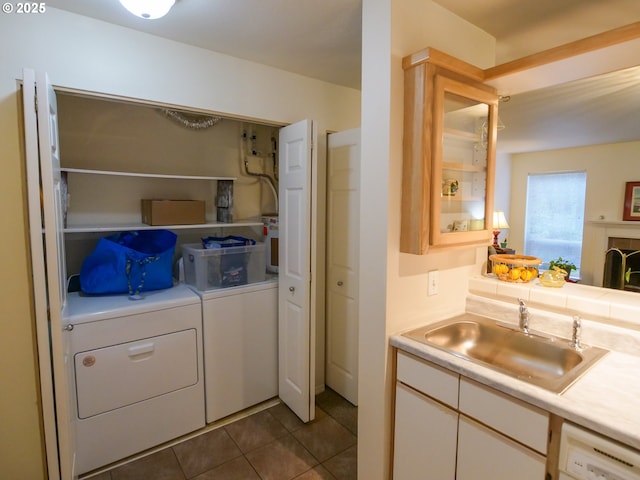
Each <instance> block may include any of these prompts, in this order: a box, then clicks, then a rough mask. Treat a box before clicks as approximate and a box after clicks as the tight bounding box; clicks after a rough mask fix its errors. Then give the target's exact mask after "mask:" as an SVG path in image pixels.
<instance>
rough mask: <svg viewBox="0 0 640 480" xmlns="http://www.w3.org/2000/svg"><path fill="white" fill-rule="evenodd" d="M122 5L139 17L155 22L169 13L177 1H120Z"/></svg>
mask: <svg viewBox="0 0 640 480" xmlns="http://www.w3.org/2000/svg"><path fill="white" fill-rule="evenodd" d="M120 3H121V4H122V6H123V7H124V8H126V9H127V10H129V11H130V12H131V13H133V14H134V15H136V16H137V17H140V18H144V19H146V20H154V19H156V18H160V17H164V16H165V15H166V14H167V13H169V10H171V7H173V4H174V3H175V0H120Z"/></svg>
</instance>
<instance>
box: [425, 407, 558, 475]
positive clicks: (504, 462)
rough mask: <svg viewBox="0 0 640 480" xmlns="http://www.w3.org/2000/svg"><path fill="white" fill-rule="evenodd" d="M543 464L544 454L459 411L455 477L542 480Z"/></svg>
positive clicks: (544, 462) (544, 463)
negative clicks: (460, 413)
mask: <svg viewBox="0 0 640 480" xmlns="http://www.w3.org/2000/svg"><path fill="white" fill-rule="evenodd" d="M545 466H546V458H545V457H544V456H542V455H540V454H539V453H537V452H534V451H532V450H530V449H528V448H526V447H524V446H522V445H520V444H518V443H516V442H514V441H513V440H511V439H509V438H507V437H505V436H504V435H501V434H500V433H497V432H495V431H493V430H490V429H489V428H487V427H485V426H483V425H481V424H479V423H478V422H476V421H474V420H472V419H470V418H468V417H466V416H464V415H460V421H459V423H458V462H457V465H456V480H478V479H481V478H483V479H484V478H486V479H489V478H490V479H491V480H514V479H516V478H517V479H518V480H542V479H544V475H545ZM434 478H439V477H434Z"/></svg>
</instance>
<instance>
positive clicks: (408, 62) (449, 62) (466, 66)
mask: <svg viewBox="0 0 640 480" xmlns="http://www.w3.org/2000/svg"><path fill="white" fill-rule="evenodd" d="M427 62H428V63H430V64H432V65H436V66H438V67H442V68H445V69H447V70H449V71H451V72H455V73H459V74H460V75H464V76H465V77H466V78H469V79H471V80H476V81H478V82H482V81H483V80H484V77H485V71H484V70H483V69H481V68H479V67H476V66H475V65H471V64H470V63H467V62H465V61H463V60H460V59H458V58H456V57H452V56H451V55H448V54H446V53H444V52H441V51H440V50H437V49H435V48H431V47H428V48H425V49H422V50H420V51H419V52H416V53H413V54H411V55H408V56H406V57H404V58H403V59H402V68H404V69H405V70H408V69H409V68H411V67H414V66H416V65H420V64H421V63H427Z"/></svg>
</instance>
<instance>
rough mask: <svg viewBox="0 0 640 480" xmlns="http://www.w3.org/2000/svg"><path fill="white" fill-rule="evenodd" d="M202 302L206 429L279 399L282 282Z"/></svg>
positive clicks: (212, 294) (218, 293) (208, 295)
mask: <svg viewBox="0 0 640 480" xmlns="http://www.w3.org/2000/svg"><path fill="white" fill-rule="evenodd" d="M196 292H197V293H198V295H200V296H201V297H202V324H203V326H202V328H203V339H204V371H205V396H206V411H207V423H210V422H214V421H216V420H218V419H220V418H223V417H226V416H228V415H231V414H233V413H236V412H239V411H241V410H243V409H245V408H248V407H251V406H253V405H256V404H258V403H260V402H263V401H265V400H268V399H270V398H273V397H276V396H277V395H278V281H277V277H275V278H269V279H268V280H266V281H264V282H259V283H251V284H248V285H243V286H238V287H227V288H220V289H217V290H208V291H204V292H203V291H197V290H196Z"/></svg>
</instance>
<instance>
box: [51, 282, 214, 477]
mask: <svg viewBox="0 0 640 480" xmlns="http://www.w3.org/2000/svg"><path fill="white" fill-rule="evenodd" d="M63 314H64V317H65V320H66V321H67V322H68V323H67V325H68V327H67V329H68V330H69V333H70V336H71V348H72V352H71V353H72V356H71V357H72V362H73V370H74V374H75V375H74V388H75V393H76V395H75V407H76V408H75V410H76V412H75V413H76V422H75V423H76V427H77V457H76V469H77V473H80V474H82V473H85V472H88V471H90V470H94V469H96V468H98V467H101V466H103V465H106V464H108V463H112V462H114V461H117V460H120V459H122V458H125V457H127V456H130V455H132V454H135V453H138V452H141V451H143V450H145V449H148V448H150V447H153V446H155V445H158V444H160V443H163V442H166V441H169V440H171V439H174V438H176V437H178V436H180V435H184V434H186V433H189V432H192V431H194V430H197V429H198V428H201V427H203V426H204V425H205V410H204V375H203V353H202V347H201V345H202V315H201V305H200V298H199V297H198V296H197V295H195V294H194V293H193V291H192V290H191V289H189V288H187V287H186V286H184V285H178V286H175V287H173V288H170V289H167V290H158V291H153V292H145V293H144V298H143V299H142V300H130V299H129V298H128V296H127V295H108V296H99V297H88V296H84V295H82V294H79V293H70V294H69V295H68V300H67V306H66V309H65V311H64V312H63Z"/></svg>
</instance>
